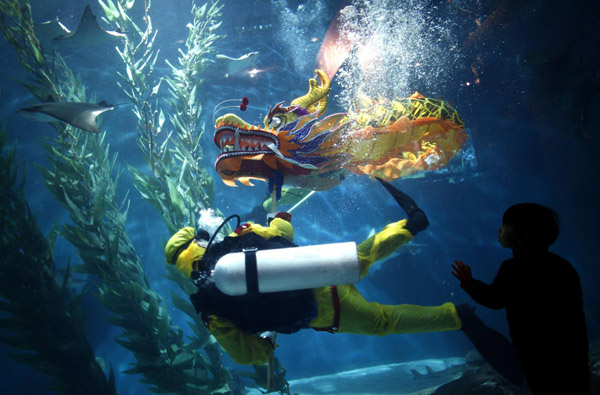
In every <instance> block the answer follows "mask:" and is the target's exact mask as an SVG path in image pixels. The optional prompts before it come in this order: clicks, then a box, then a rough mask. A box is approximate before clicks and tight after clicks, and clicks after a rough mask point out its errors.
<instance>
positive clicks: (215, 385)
mask: <svg viewBox="0 0 600 395" xmlns="http://www.w3.org/2000/svg"><path fill="white" fill-rule="evenodd" d="M106 3H108V4H109V5H112V6H114V4H113V2H112V1H111V0H107V1H106V2H105V4H106ZM133 3H134V2H133V1H121V2H119V3H118V4H119V6H118V11H119V13H120V14H123V13H125V10H124V7H125V8H126V7H128V6H133ZM115 9H117V7H115ZM28 10H29V3H28V1H25V0H0V11H1V12H2V15H1V19H0V25H1V27H2V32H3V33H4V35H5V37H6V38H7V40H8V42H9V43H10V44H11V45H12V46H13V48H14V49H15V50H16V52H17V53H18V56H19V58H20V59H21V61H22V62H23V63H24V66H25V68H26V70H28V71H29V72H30V73H31V81H33V82H32V83H31V84H28V85H26V87H28V89H30V91H31V92H32V94H34V95H35V96H36V97H38V98H39V99H40V100H44V98H45V97H48V96H53V97H55V98H56V99H57V100H66V101H78V102H85V101H86V97H85V90H84V88H83V85H82V84H81V81H80V80H79V79H78V78H76V77H75V76H74V75H73V73H72V72H71V70H70V69H69V68H68V66H67V65H66V63H65V62H64V61H63V60H62V58H61V57H60V56H59V55H58V54H56V55H54V56H49V55H48V54H43V53H42V52H40V51H39V43H38V41H37V39H36V38H35V33H34V31H33V27H32V26H33V24H32V22H31V14H30V12H28ZM135 31H139V29H138V30H135ZM140 34H142V35H145V36H144V37H145V39H146V40H148V39H152V38H151V36H150V34H145V33H144V32H141V31H140ZM32 62H34V63H32ZM32 65H35V66H32ZM53 127H54V128H55V129H56V130H57V137H56V138H55V139H52V140H51V141H49V142H47V143H44V144H43V147H44V149H45V151H46V155H47V157H48V160H49V163H50V166H49V167H48V168H44V167H41V166H38V170H39V171H40V172H41V174H42V175H43V177H44V180H45V183H46V186H47V187H48V189H49V190H50V192H52V194H53V195H54V197H55V198H56V199H57V200H58V201H59V202H60V203H61V204H62V205H63V206H64V207H65V208H66V209H67V210H68V212H69V214H70V217H71V219H72V223H73V224H72V225H63V226H61V227H60V233H61V235H62V236H64V237H65V238H66V239H67V240H68V241H69V242H71V243H72V244H73V245H74V246H75V247H76V248H77V250H78V252H79V256H80V257H81V259H82V261H83V264H82V265H81V266H79V267H76V268H75V269H77V270H80V271H83V272H85V273H89V274H92V275H93V276H94V278H96V285H97V287H98V290H99V299H100V301H101V302H102V303H103V304H104V305H105V306H106V307H107V308H108V309H109V310H110V311H111V312H112V317H111V319H110V321H111V322H112V323H113V324H115V325H119V326H121V327H122V328H123V333H122V334H121V335H120V336H119V337H118V342H119V343H120V344H121V345H123V346H124V347H126V348H127V349H129V350H131V352H132V353H133V355H134V356H135V358H136V361H137V362H136V364H135V366H134V367H133V368H132V369H130V372H131V373H140V374H142V375H143V376H144V378H143V381H144V382H145V383H148V384H149V385H151V386H152V388H151V389H152V390H153V391H155V392H160V393H178V394H208V393H221V392H223V391H228V388H227V386H226V384H225V383H226V381H227V379H226V378H224V374H221V375H219V376H216V375H214V374H213V375H211V374H210V369H211V368H212V365H211V368H209V367H207V365H210V364H212V362H209V357H208V356H207V355H208V354H207V355H203V354H201V353H200V352H198V351H197V350H195V349H192V348H190V347H188V345H187V344H186V343H185V342H184V340H183V332H182V331H181V329H178V328H175V327H172V326H171V318H170V316H169V314H168V312H167V309H166V308H165V303H164V301H163V300H162V298H161V297H160V295H158V294H157V293H156V292H154V291H153V290H152V289H151V288H150V286H149V285H148V282H147V280H146V278H145V276H144V272H143V267H142V264H141V262H140V259H139V257H138V256H137V254H136V252H135V249H134V247H133V245H132V243H131V241H130V239H129V237H128V234H127V231H126V229H125V220H126V217H127V206H128V203H127V201H123V202H122V203H121V204H119V202H118V200H117V194H116V191H117V182H118V179H119V175H120V174H121V170H120V169H119V167H118V166H117V165H116V156H115V155H111V154H110V153H109V149H108V146H107V144H105V142H104V134H102V133H100V134H90V133H87V132H82V131H80V130H78V129H75V128H73V127H71V126H68V125H65V124H62V123H54V124H53Z"/></svg>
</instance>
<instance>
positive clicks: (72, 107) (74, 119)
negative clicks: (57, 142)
mask: <svg viewBox="0 0 600 395" xmlns="http://www.w3.org/2000/svg"><path fill="white" fill-rule="evenodd" d="M114 108H115V106H114V105H110V104H107V103H106V102H105V101H104V100H103V101H101V102H100V103H98V104H96V103H77V102H49V103H41V104H36V105H33V106H30V107H25V108H21V109H19V110H18V111H17V113H18V114H19V115H21V116H23V117H25V118H27V119H30V120H33V121H37V122H56V121H61V122H65V123H68V124H69V125H71V126H75V127H76V128H79V129H83V130H85V131H88V132H91V133H100V129H99V128H98V125H97V124H96V117H97V116H98V115H100V114H102V113H104V112H106V111H110V110H113V109H114Z"/></svg>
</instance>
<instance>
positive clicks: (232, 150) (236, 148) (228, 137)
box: [213, 114, 280, 162]
mask: <svg viewBox="0 0 600 395" xmlns="http://www.w3.org/2000/svg"><path fill="white" fill-rule="evenodd" d="M213 140H214V142H215V144H216V145H217V147H219V148H220V149H221V153H220V154H219V156H217V162H218V161H219V160H222V159H225V158H230V157H234V156H249V155H250V156H251V155H257V154H273V153H277V152H279V144H280V143H279V140H278V139H277V137H275V131H274V130H272V131H265V130H262V129H260V128H258V127H256V126H252V125H250V124H248V123H246V122H244V121H243V120H242V119H241V118H239V117H237V116H235V115H233V114H227V115H225V116H223V117H221V118H219V119H217V122H216V125H215V134H214V139H213Z"/></svg>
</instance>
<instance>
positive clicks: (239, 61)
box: [215, 51, 258, 78]
mask: <svg viewBox="0 0 600 395" xmlns="http://www.w3.org/2000/svg"><path fill="white" fill-rule="evenodd" d="M215 58H216V59H217V61H218V62H219V63H220V64H221V66H223V69H224V70H225V78H227V77H229V76H230V75H234V74H237V73H239V72H240V71H243V70H246V69H249V68H250V67H252V66H254V65H255V64H256V61H257V60H258V52H257V51H256V52H249V53H247V54H245V55H242V56H240V57H239V58H232V57H230V56H227V55H223V54H218V55H215Z"/></svg>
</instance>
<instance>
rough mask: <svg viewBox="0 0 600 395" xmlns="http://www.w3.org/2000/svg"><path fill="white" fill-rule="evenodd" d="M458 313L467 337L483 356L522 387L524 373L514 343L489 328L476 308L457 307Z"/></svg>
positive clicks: (463, 305)
mask: <svg viewBox="0 0 600 395" xmlns="http://www.w3.org/2000/svg"><path fill="white" fill-rule="evenodd" d="M456 311H457V312H458V316H459V317H460V319H461V321H462V323H463V326H462V328H461V330H462V331H463V332H464V333H465V335H467V337H468V338H469V340H471V343H473V345H474V346H475V348H476V349H477V351H479V353H480V354H481V356H482V357H483V358H484V359H485V360H486V361H487V362H488V363H489V364H490V365H491V366H492V367H493V368H494V369H496V370H497V371H498V373H500V374H501V375H502V376H504V377H505V378H506V379H507V380H509V381H510V382H512V383H514V384H517V385H520V384H521V382H522V381H523V372H522V371H521V364H520V362H519V358H518V357H517V353H516V351H515V348H514V347H513V345H512V343H511V342H510V341H509V340H508V339H507V338H506V337H504V336H502V335H501V334H500V333H499V332H496V331H495V330H494V329H492V328H490V327H488V326H487V325H485V324H484V323H483V321H481V319H480V318H479V317H477V316H476V315H475V308H474V307H471V306H469V305H466V304H461V305H458V306H456Z"/></svg>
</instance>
